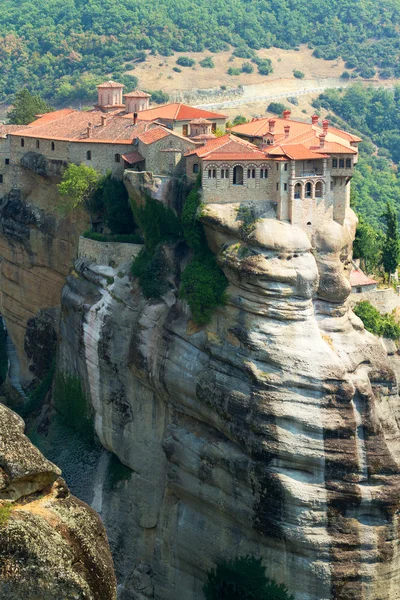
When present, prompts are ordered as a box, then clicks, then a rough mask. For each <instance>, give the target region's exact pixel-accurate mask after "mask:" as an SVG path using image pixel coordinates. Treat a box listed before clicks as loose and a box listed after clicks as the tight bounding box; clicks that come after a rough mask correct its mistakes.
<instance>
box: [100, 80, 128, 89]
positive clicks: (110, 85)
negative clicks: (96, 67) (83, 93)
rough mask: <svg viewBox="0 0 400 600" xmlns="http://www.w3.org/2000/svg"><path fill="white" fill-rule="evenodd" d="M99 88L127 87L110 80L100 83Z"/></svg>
mask: <svg viewBox="0 0 400 600" xmlns="http://www.w3.org/2000/svg"><path fill="white" fill-rule="evenodd" d="M97 87H98V88H123V87H125V86H124V85H123V84H122V83H116V82H115V81H111V79H110V80H109V81H105V82H104V83H100V85H98V86H97Z"/></svg>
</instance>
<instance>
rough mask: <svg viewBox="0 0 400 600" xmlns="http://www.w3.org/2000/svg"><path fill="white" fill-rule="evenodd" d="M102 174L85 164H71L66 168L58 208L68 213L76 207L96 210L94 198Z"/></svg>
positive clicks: (59, 185)
mask: <svg viewBox="0 0 400 600" xmlns="http://www.w3.org/2000/svg"><path fill="white" fill-rule="evenodd" d="M100 180H101V174H100V173H99V172H98V171H96V170H95V169H93V168H92V167H87V166H86V165H84V164H81V165H75V164H73V163H71V164H69V165H68V167H67V168H66V169H65V171H64V173H63V176H62V180H61V183H59V184H58V186H57V187H58V192H59V194H60V196H61V198H60V202H59V205H58V209H59V210H60V212H61V213H64V214H68V213H70V212H71V211H73V210H75V209H76V208H79V207H82V208H85V209H86V210H87V211H89V212H90V213H92V211H93V210H95V207H94V206H93V199H94V197H95V192H96V190H97V188H98V186H99V183H100Z"/></svg>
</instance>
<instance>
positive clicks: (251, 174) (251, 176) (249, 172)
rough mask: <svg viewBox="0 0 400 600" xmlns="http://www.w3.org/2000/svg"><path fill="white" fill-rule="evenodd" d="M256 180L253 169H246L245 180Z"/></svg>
mask: <svg viewBox="0 0 400 600" xmlns="http://www.w3.org/2000/svg"><path fill="white" fill-rule="evenodd" d="M255 178H256V170H255V169H247V179H255Z"/></svg>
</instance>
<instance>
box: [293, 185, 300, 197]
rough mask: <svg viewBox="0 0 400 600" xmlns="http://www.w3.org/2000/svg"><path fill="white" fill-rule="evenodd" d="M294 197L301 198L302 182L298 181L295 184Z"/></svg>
mask: <svg viewBox="0 0 400 600" xmlns="http://www.w3.org/2000/svg"><path fill="white" fill-rule="evenodd" d="M294 197H295V198H301V183H296V185H295V186H294Z"/></svg>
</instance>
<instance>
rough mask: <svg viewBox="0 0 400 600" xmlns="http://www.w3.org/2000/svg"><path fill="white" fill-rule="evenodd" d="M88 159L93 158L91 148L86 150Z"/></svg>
mask: <svg viewBox="0 0 400 600" xmlns="http://www.w3.org/2000/svg"><path fill="white" fill-rule="evenodd" d="M86 160H92V153H91V151H90V150H88V151H87V152H86Z"/></svg>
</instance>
